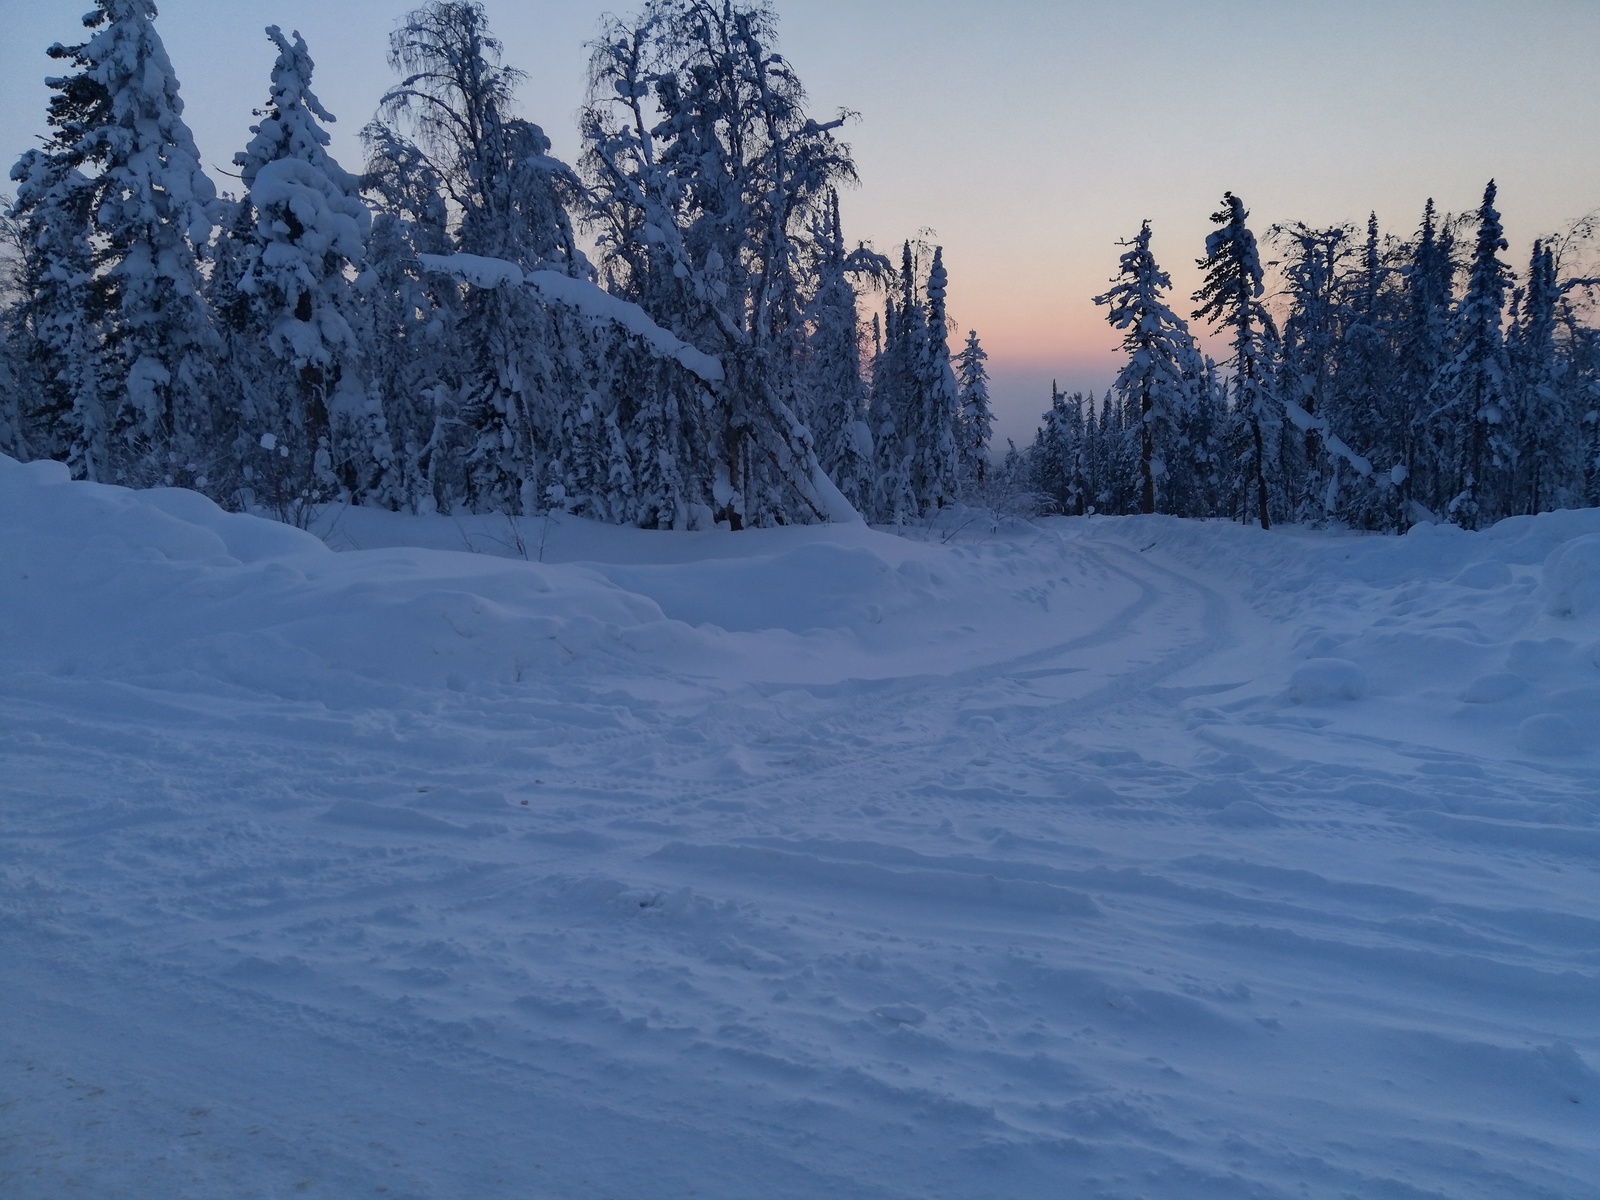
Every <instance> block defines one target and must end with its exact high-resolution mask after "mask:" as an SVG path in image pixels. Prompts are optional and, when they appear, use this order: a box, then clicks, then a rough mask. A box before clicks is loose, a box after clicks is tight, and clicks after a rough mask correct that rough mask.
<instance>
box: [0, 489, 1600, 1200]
mask: <svg viewBox="0 0 1600 1200" xmlns="http://www.w3.org/2000/svg"><path fill="white" fill-rule="evenodd" d="M321 532H322V533H323V534H324V536H325V537H326V539H327V544H325V543H324V542H323V541H319V540H317V539H316V538H314V537H313V536H311V535H310V534H307V533H301V532H298V531H296V530H293V529H289V528H286V527H283V526H278V525H273V524H270V523H267V522H264V521H259V520H255V519H252V518H247V517H237V516H228V515H224V514H222V513H221V512H219V511H218V510H216V509H215V508H213V507H212V506H211V505H210V504H209V503H207V502H206V501H204V500H202V499H200V498H198V497H196V496H194V495H191V494H188V493H183V492H148V493H131V492H125V491H120V490H117V489H112V488H103V487H97V486H93V485H86V484H73V483H68V482H66V481H65V477H64V472H63V470H62V469H61V468H59V467H56V466H53V465H50V464H36V465H32V466H26V467H23V466H18V465H16V464H15V463H13V462H11V461H10V460H4V459H0V1195H4V1196H5V1197H7V1198H8V1200H31V1198H35V1197H38V1198H45V1197H51V1198H54V1197H61V1196H71V1195H83V1196H92V1197H97V1198H100V1197H107V1198H109V1197H159V1198H163V1200H165V1198H178V1197H196V1198H211V1197H224V1196H225V1197H286V1196H294V1195H307V1196H326V1197H352V1196H370V1195H383V1196H387V1197H430V1198H431V1197H438V1198H455V1197H461V1198H488V1197H508V1198H509V1197H518V1198H522V1197H556V1196H561V1197H567V1196H570V1197H618V1198H627V1200H636V1198H643V1197H689V1196H699V1197H729V1198H735V1197H737V1198H740V1200H743V1198H748V1197H762V1198H764V1200H765V1198H771V1197H857V1196H861V1197H925V1196H940V1197H1039V1196H1063V1197H1079V1196H1082V1197H1104V1198H1111V1197H1116V1198H1131V1197H1146V1198H1162V1200H1169V1198H1170V1200H1203V1198H1212V1197H1214V1198H1217V1200H1223V1198H1226V1200H1240V1198H1244V1197H1359V1198H1362V1200H1366V1198H1369V1197H1392V1198H1407V1200H1409V1198H1421V1197H1449V1198H1451V1200H1462V1198H1476V1197H1482V1198H1485V1200H1488V1198H1491V1197H1492V1198H1494V1200H1502V1198H1505V1197H1519V1198H1528V1197H1560V1198H1563V1200H1570V1198H1578V1197H1594V1196H1600V911H1597V907H1600V905H1597V902H1600V512H1583V513H1561V514H1553V515H1550V516H1545V517H1539V518H1536V519H1530V520H1519V521H1512V522H1507V523H1505V524H1503V525H1501V526H1499V527H1497V528H1495V529H1494V530H1492V531H1489V532H1487V533H1484V534H1477V535H1469V534H1464V533H1460V532H1456V531H1452V530H1448V529H1433V528H1424V529H1419V530H1417V531H1414V532H1413V533H1412V534H1410V535H1409V536H1407V537H1404V538H1392V539H1383V538H1366V537H1354V536H1342V535H1328V534H1320V535H1312V534H1305V533H1298V532H1295V531H1287V532H1274V533H1271V534H1263V533H1261V532H1260V531H1257V530H1251V529H1245V528H1240V527H1238V526H1234V525H1228V524H1223V523H1198V522H1187V523H1185V522H1178V521H1173V520H1166V519H1160V518H1151V519H1123V520H1090V521H1068V520H1062V521H1047V522H1042V523H1040V524H1038V525H1015V526H1012V525H1007V526H1005V527H1002V528H998V529H997V528H995V527H994V526H993V525H991V524H989V523H986V522H985V521H983V520H981V519H976V518H974V519H972V520H970V521H968V522H966V523H965V524H962V523H960V522H955V523H952V524H950V525H947V526H946V527H945V528H943V529H942V530H939V531H931V532H928V533H926V534H924V535H923V536H921V537H919V538H901V537H894V536H890V535H888V534H885V533H879V532H874V531H871V530H868V529H866V528H864V527H853V526H840V527H828V528H805V529H789V530H775V531H765V532H755V533H744V534H684V535H676V534H656V533H641V532H637V531H629V530H621V529H612V528H603V527H597V526H593V525H588V524H585V523H582V522H578V521H574V520H570V519H560V520H556V521H552V522H550V523H549V524H548V525H547V524H546V523H545V522H543V521H541V520H530V521H526V522H511V521H507V520H504V519H499V520H497V521H496V520H487V519H476V520H472V521H464V522H463V521H451V520H447V519H442V518H440V519H433V520H424V519H413V518H401V517H392V516H387V515H385V514H378V513H372V512H362V511H347V512H330V513H328V514H325V517H324V525H323V528H322V530H321ZM328 545H332V546H334V547H337V548H338V550H337V552H336V551H335V550H330V549H329V548H328ZM419 547H421V548H419ZM469 550H470V551H473V552H472V553H468V552H467V551H469ZM530 559H531V560H533V561H527V560H530Z"/></svg>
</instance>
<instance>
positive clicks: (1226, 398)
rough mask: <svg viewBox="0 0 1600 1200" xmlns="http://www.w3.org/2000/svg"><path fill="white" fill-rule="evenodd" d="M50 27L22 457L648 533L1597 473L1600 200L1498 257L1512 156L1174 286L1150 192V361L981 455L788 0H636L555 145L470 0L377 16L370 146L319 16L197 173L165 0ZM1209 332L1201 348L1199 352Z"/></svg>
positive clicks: (1351, 498) (19, 194)
mask: <svg viewBox="0 0 1600 1200" xmlns="http://www.w3.org/2000/svg"><path fill="white" fill-rule="evenodd" d="M85 24H86V26H87V31H86V35H85V38H84V40H82V41H81V42H78V43H76V44H72V45H57V46H53V47H51V48H50V50H49V55H50V56H51V58H53V59H55V60H56V62H57V63H58V64H59V70H60V72H61V74H60V75H59V76H58V77H57V78H55V79H53V80H52V81H51V87H52V89H53V91H54V96H53V99H52V101H51V103H50V109H49V125H50V129H51V134H50V136H49V137H48V139H47V140H46V142H45V144H44V145H43V146H42V147H41V148H36V149H33V150H29V151H28V152H27V153H25V154H23V155H22V157H21V159H20V160H19V161H18V162H17V163H16V165H15V167H14V168H13V169H12V172H11V177H12V181H13V185H14V189H15V195H14V200H13V203H12V205H11V207H10V209H9V213H8V216H7V218H6V220H7V224H6V227H5V232H6V234H7V239H6V241H7V245H8V248H9V249H10V250H11V251H12V253H11V254H10V255H9V257H8V259H7V262H6V265H7V266H8V268H9V269H10V277H9V278H8V280H7V281H6V282H7V286H6V289H5V293H4V311H3V314H0V318H3V319H0V330H3V338H4V341H3V345H0V350H3V356H0V451H3V452H5V453H8V454H10V455H12V456H14V457H17V458H20V459H25V460H26V459H34V458H51V459H57V460H60V461H64V462H66V463H68V464H69V465H70V466H71V468H72V470H73V472H74V475H75V476H76V477H78V478H83V479H88V480H92V481H99V482H111V483H120V484H126V485H132V486H152V485H176V486H183V487H190V488H194V489H195V490H198V491H201V492H203V493H205V494H206V495H208V496H210V497H211V498H213V499H214V500H216V501H217V502H219V503H220V504H223V505H224V506H225V507H229V508H232V509H238V510H247V511H256V512H267V513H271V514H274V515H277V516H279V517H280V518H282V519H286V520H291V521H295V522H301V523H303V522H304V521H305V520H306V519H308V514H309V513H310V512H312V511H313V510H314V509H315V507H316V506H317V505H318V504H321V503H325V502H328V501H334V500H340V501H343V502H345V503H351V504H357V505H365V506H378V507H384V508H389V509H392V510H397V511H411V512H417V513H430V512H441V513H490V512H494V513H503V514H507V515H510V516H521V515H526V514H530V513H536V512H544V511H561V512H570V513H574V514H577V515H581V516H586V517H591V518H594V519H598V520H602V521H607V522H615V523H623V524H633V525H638V526H642V527H646V528H677V529H697V528H710V527H712V526H713V525H717V524H724V525H727V526H730V527H732V528H744V527H746V526H756V525H774V524H789V523H797V522H800V523H805V522H815V521H826V520H840V519H853V518H854V517H855V515H856V514H861V515H864V516H866V517H867V518H868V519H871V520H874V521H879V522H883V523H889V524H896V525H899V524H904V523H906V522H909V521H918V520H922V519H925V518H926V517H928V515H929V514H930V513H933V512H935V511H937V510H939V509H940V508H942V507H945V506H947V505H949V504H951V503H952V502H954V501H957V500H969V501H978V502H982V503H988V504H999V503H1004V504H1009V505H1013V506H1016V505H1022V506H1031V507H1033V508H1034V509H1035V510H1036V511H1057V512H1062V513H1076V514H1083V513H1131V512H1147V513H1153V512H1161V513H1171V514H1176V515H1186V516H1218V515H1225V516H1231V517H1238V518H1241V519H1246V520H1259V521H1260V522H1261V523H1263V524H1269V523H1271V522H1275V521H1294V522H1321V521H1328V520H1333V521H1339V522H1344V523H1347V524H1350V525H1352V526H1356V527H1360V528H1368V529H1382V530H1402V529H1405V528H1407V527H1409V526H1410V525H1411V524H1413V523H1415V522H1416V521H1418V520H1438V519H1443V520H1449V521H1454V522H1456V523H1459V524H1461V525H1463V526H1466V527H1468V528H1477V527H1480V526H1482V525H1486V524H1490V523H1493V521H1495V520H1497V519H1499V518H1500V517H1504V516H1508V515H1513V514H1525V513H1536V512H1541V511H1545V510H1548V509H1553V508H1561V507H1574V506H1585V505H1593V504H1596V503H1600V418H1597V410H1600V331H1597V329H1596V328H1595V325H1594V324H1593V322H1592V321H1591V320H1589V319H1588V318H1589V317H1591V316H1592V310H1591V309H1590V308H1589V307H1588V306H1587V304H1586V302H1587V301H1588V299H1589V298H1590V287H1591V281H1590V280H1587V279H1586V278H1585V277H1583V276H1582V275H1581V274H1578V273H1576V271H1575V269H1574V268H1575V266H1576V265H1577V262H1578V256H1577V255H1575V254H1574V253H1573V250H1574V248H1576V247H1579V246H1581V244H1582V242H1583V240H1584V238H1585V237H1586V236H1587V234H1588V233H1589V232H1590V230H1589V228H1588V227H1587V226H1585V225H1582V224H1580V225H1577V226H1574V227H1573V228H1572V229H1570V230H1568V231H1566V233H1565V234H1564V235H1562V236H1557V237H1552V238H1550V239H1541V240H1540V241H1539V242H1537V243H1536V244H1535V245H1534V247H1533V251H1532V256H1531V261H1530V263H1529V266H1528V269H1527V274H1526V276H1525V278H1523V277H1519V276H1516V275H1515V274H1514V272H1513V271H1512V269H1511V268H1510V267H1509V266H1508V265H1507V263H1506V261H1505V260H1504V257H1503V256H1504V255H1505V253H1506V252H1507V250H1508V247H1507V243H1506V240H1505V238H1504V237H1503V236H1502V233H1501V226H1500V218H1499V214H1498V212H1497V210H1496V207H1495V206H1496V203H1497V199H1496V195H1495V189H1494V185H1493V184H1492V183H1491V184H1490V185H1489V187H1488V189H1487V191H1486V192H1485V194H1484V196H1483V200H1482V203H1481V205H1480V206H1479V207H1478V209H1477V210H1476V211H1475V212H1473V213H1469V214H1466V215H1464V216H1462V217H1460V218H1452V217H1449V216H1446V215H1443V214H1439V213H1436V212H1435V209H1434V206H1433V203H1432V201H1429V202H1428V206H1427V208H1426V211H1425V213H1424V216H1423V218H1422V222H1421V225H1420V227H1419V228H1418V230H1417V231H1416V232H1415V234H1414V235H1413V236H1411V237H1409V238H1406V239H1397V238H1394V237H1386V236H1385V235H1383V234H1382V232H1381V231H1380V230H1379V228H1378V226H1377V222H1376V219H1375V218H1374V219H1373V220H1372V221H1371V222H1369V224H1368V226H1367V230H1366V234H1365V238H1364V239H1363V238H1362V237H1361V236H1359V235H1358V232H1357V231H1356V230H1355V229H1354V228H1353V227H1350V226H1335V227H1332V228H1320V229H1319V228H1310V227H1308V226H1305V225H1303V224H1290V225H1284V226H1277V227H1274V228H1273V229H1271V230H1270V231H1269V233H1268V235H1267V238H1268V241H1269V242H1270V245H1271V248H1272V251H1273V252H1274V253H1276V254H1277V256H1278V257H1277V259H1275V260H1269V261H1268V262H1267V264H1266V265H1265V267H1264V265H1263V253H1262V250H1261V249H1260V248H1258V246H1257V242H1256V238H1255V235H1254V234H1253V233H1252V231H1251V229H1250V227H1249V225H1248V216H1249V214H1248V212H1247V210H1246V209H1245V206H1244V204H1243V202H1242V201H1241V200H1240V199H1239V198H1237V197H1235V196H1233V195H1232V194H1231V193H1230V194H1228V195H1227V196H1225V197H1224V200H1223V204H1222V207H1221V209H1220V211H1219V212H1218V213H1217V214H1216V216H1215V218H1214V220H1215V222H1216V226H1217V228H1216V232H1215V233H1214V234H1213V235H1212V237H1211V238H1210V239H1209V241H1208V242H1207V244H1206V246H1205V247H1204V250H1205V257H1204V260H1203V266H1204V268H1205V271H1206V275H1205V284H1204V287H1203V288H1202V290H1201V291H1200V292H1199V293H1197V294H1196V296H1195V297H1194V302H1195V304H1196V308H1195V310H1194V312H1193V319H1194V320H1195V321H1196V322H1197V323H1198V324H1197V329H1198V331H1199V332H1200V333H1216V334H1218V335H1219V337H1220V338H1221V342H1223V343H1225V344H1226V350H1225V351H1224V352H1222V353H1221V357H1220V361H1213V360H1212V359H1211V358H1208V357H1207V356H1205V355H1204V354H1203V353H1202V350H1201V348H1200V346H1199V345H1198V344H1197V342H1196V339H1195V336H1194V335H1192V334H1191V332H1190V324H1189V322H1188V321H1186V320H1185V319H1184V317H1182V316H1181V315H1179V313H1178V311H1177V310H1176V308H1175V307H1174V305H1175V304H1176V301H1175V300H1174V299H1173V298H1171V297H1169V296H1168V295H1167V294H1166V293H1167V292H1169V291H1170V285H1169V283H1168V277H1167V276H1166V274H1165V273H1164V272H1163V271H1162V269H1161V267H1160V266H1159V264H1158V263H1157V261H1156V258H1155V255H1154V252H1153V250H1152V244H1151V243H1152V235H1151V230H1150V228H1149V225H1148V223H1146V225H1145V226H1144V227H1143V228H1142V229H1141V230H1139V231H1138V232H1137V233H1136V234H1135V235H1134V236H1133V238H1132V239H1131V240H1130V241H1128V242H1126V243H1124V245H1123V247H1122V249H1124V250H1125V251H1126V253H1124V254H1123V256H1122V259H1121V264H1120V267H1119V269H1118V272H1117V274H1116V277H1115V278H1114V280H1113V281H1112V285H1111V287H1110V289H1109V290H1108V291H1107V292H1106V293H1105V295H1103V296H1101V297H1098V298H1097V299H1098V302H1099V303H1101V304H1103V305H1105V306H1106V311H1107V315H1108V317H1109V318H1110V322H1111V324H1112V326H1113V327H1114V328H1115V330H1117V331H1118V333H1119V334H1120V336H1121V337H1122V339H1123V343H1124V346H1125V349H1126V352H1127V364H1126V367H1125V369H1124V370H1123V371H1122V372H1121V374H1120V375H1119V376H1118V378H1117V381H1116V385H1115V387H1114V388H1113V389H1112V391H1111V392H1109V393H1107V395H1106V396H1105V397H1103V398H1101V399H1099V400H1096V399H1095V398H1093V397H1090V396H1085V395H1083V394H1076V395H1072V396H1065V395H1060V394H1058V395H1056V396H1054V397H1052V398H1051V401H1050V408H1049V410H1048V411H1047V412H1046V413H1045V416H1044V424H1043V427H1042V428H1041V429H1040V430H1039V433H1038V435H1037V438H1036V439H1035V441H1034V443H1033V444H1032V445H1030V446H1027V447H1025V448H1024V449H1023V450H1021V451H1014V452H1013V453H1011V454H1009V455H1007V456H1005V457H1004V458H1003V461H1000V462H997V463H994V464H991V462H990V446H989V435H990V429H991V425H992V415H991V412H990V401H989V395H988V385H987V372H986V368H985V353H984V350H983V347H982V345H981V344H980V342H979V341H978V338H977V335H976V333H972V332H967V333H965V334H964V333H963V332H962V331H959V330H955V329H952V328H951V327H950V323H949V317H948V292H949V287H950V280H949V278H948V275H947V272H946V271H945V268H944V264H943V259H942V254H941V251H940V249H939V248H938V247H937V246H927V245H924V244H922V243H920V242H918V243H917V244H915V245H913V243H912V242H909V241H908V242H907V243H906V244H905V245H904V246H903V247H901V249H900V252H899V253H898V255H897V256H893V257H891V256H885V255H883V254H880V253H878V252H877V251H875V250H874V249H872V248H871V247H870V246H869V245H866V244H864V243H860V242H856V243H852V241H851V240H850V239H849V237H848V236H847V232H846V230H845V229H844V228H843V225H842V222H841V219H840V212H839V204H838V197H837V189H839V188H840V187H844V186H849V185H852V184H854V183H855V182H856V171H855V166H854V164H853V162H852V158H851V152H850V148H849V146H848V144H847V143H846V142H845V141H844V140H843V137H844V128H843V127H844V125H845V123H846V120H847V115H840V116H837V117H830V118H819V117H817V116H815V115H813V114H811V113H810V112H808V110H807V106H806V97H805V92H804V89H803V87H802V84H801V81H800V79H799V78H798V77H797V75H796V73H795V71H794V68H793V67H792V66H791V64H790V63H789V62H788V61H787V60H786V59H784V58H783V57H782V56H781V55H780V54H779V53H778V52H777V18H776V14H775V13H774V11H773V10H772V9H771V7H769V6H768V5H767V4H765V3H756V4H739V3H734V2H733V0H651V2H650V3H648V4H646V5H645V7H644V8H643V9H642V10H641V11H639V12H638V13H637V14H635V15H633V16H631V17H627V18H615V19H611V20H609V21H608V22H607V23H606V24H605V25H604V26H603V27H602V28H601V29H599V30H598V31H597V33H596V37H595V40H594V41H593V42H592V44H591V46H590V52H591V58H590V61H589V66H588V80H589V90H588V99H587V103H586V105H585V107H584V109H583V111H582V113H581V115H580V121H581V135H582V146H583V151H582V155H581V158H580V159H579V160H578V161H577V162H576V163H571V164H569V163H566V162H562V161H560V160H559V159H557V158H555V157H554V156H552V154H551V153H550V150H551V143H550V139H549V138H548V137H547V136H546V135H545V133H544V131H543V130H542V129H541V128H540V127H539V126H538V125H536V124H534V123H533V122H532V121H531V120H529V119H526V118H524V117H523V116H520V115H518V107H517V96H516V93H517V87H518V84H519V81H520V76H519V73H518V71H517V70H516V68H515V66H514V65H512V64H509V63H507V62H505V61H504V60H503V56H502V51H501V47H500V45H499V43H498V42H497V41H496V40H495V37H494V35H493V32H492V30H491V29H490V28H489V27H488V24H487V18H486V15H485V13H484V11H483V9H482V8H481V6H479V5H477V4H474V3H468V2H462V0H431V2H430V3H428V4H425V5H423V6H422V7H421V8H418V9H417V10H415V11H414V12H412V13H411V14H409V15H408V16H407V17H405V18H404V19H403V20H402V21H400V22H399V24H398V25H397V27H396V29H395V30H394V32H393V33H392V34H391V35H390V61H391V65H392V66H393V69H394V72H395V74H394V86H393V88H392V90H390V91H389V92H388V94H387V95H385V96H384V97H383V98H382V101H381V104H380V105H379V109H378V112H377V115H376V116H375V117H374V118H373V119H372V120H371V122H370V123H369V124H368V125H367V126H366V127H365V129H364V130H363V134H362V140H363V143H364V145H365V147H366V151H367V160H366V162H365V163H363V164H360V168H359V170H355V169H351V168H350V167H347V166H345V165H341V164H340V163H338V162H336V161H335V160H334V159H333V158H332V157H331V155H330V153H329V150H328V146H329V142H330V139H329V135H328V132H327V128H326V126H327V124H328V123H329V122H331V121H332V120H333V116H332V114H330V113H328V112H327V111H326V109H325V108H324V107H323V106H322V104H321V103H320V102H319V101H318V99H317V96H316V92H315V90H314V86H313V84H314V80H313V60H312V54H311V51H310V49H309V48H308V47H307V45H306V44H305V42H304V40H303V39H302V38H301V37H300V36H299V35H298V34H293V35H286V34H285V33H284V32H283V31H282V30H281V29H278V28H277V27H272V28H269V29H267V30H266V34H267V36H268V37H269V38H270V39H272V41H273V42H274V43H275V45H276V48H277V51H278V57H277V62H276V65H275V66H274V68H273V71H272V74H271V78H270V79H263V80H262V81H261V90H262V93H263V95H264V97H265V100H264V103H263V106H262V108H261V109H259V110H258V115H259V117H260V123H259V124H257V125H255V126H253V134H254V136H253V137H252V138H251V140H250V141H249V144H248V145H246V146H245V147H244V148H243V149H241V150H239V151H238V152H237V154H235V156H234V159H233V162H234V165H235V167H236V168H237V177H236V178H233V177H230V178H227V179H224V180H221V181H220V183H219V181H217V180H213V179H211V178H210V177H209V176H208V175H207V173H206V172H205V171H204V170H203V169H202V166H201V163H200V160H199V155H198V153H197V151H196V148H195V144H194V140H193V137H192V136H191V134H190V131H189V129H188V128H187V126H186V125H185V123H184V119H183V103H182V100H181V98H180V95H179V84H178V80H177V78H176V75H175V73H174V71H173V68H172V64H171V62H170V60H169V59H168V57H167V55H166V52H165V50H164V48H163V45H162V42H161V38H160V35H159V32H158V29H157V23H156V7H155V4H154V3H153V0H98V3H97V4H96V7H95V8H94V10H93V11H92V12H91V13H90V14H89V15H88V17H87V18H86V20H85ZM1219 344H1221V343H1219Z"/></svg>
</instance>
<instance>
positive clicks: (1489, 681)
mask: <svg viewBox="0 0 1600 1200" xmlns="http://www.w3.org/2000/svg"><path fill="white" fill-rule="evenodd" d="M1527 690H1528V683H1527V680H1525V679H1523V678H1522V676H1520V675H1513V674H1511V673H1510V672H1509V671H1495V672H1493V673H1491V674H1488V675H1480V676H1478V677H1477V678H1476V679H1474V680H1473V681H1472V682H1471V683H1469V684H1467V686H1466V688H1465V689H1464V690H1463V691H1462V693H1461V700H1462V703H1464V704H1499V703H1500V702H1501V701H1502V700H1510V699H1512V698H1513V697H1515V696H1520V695H1521V694H1522V693H1523V692H1525V691H1527Z"/></svg>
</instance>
